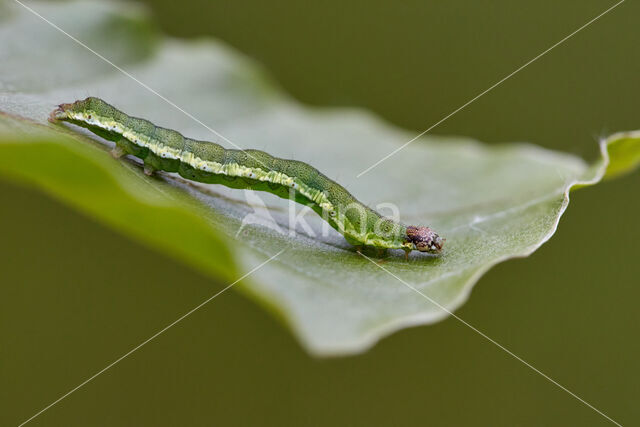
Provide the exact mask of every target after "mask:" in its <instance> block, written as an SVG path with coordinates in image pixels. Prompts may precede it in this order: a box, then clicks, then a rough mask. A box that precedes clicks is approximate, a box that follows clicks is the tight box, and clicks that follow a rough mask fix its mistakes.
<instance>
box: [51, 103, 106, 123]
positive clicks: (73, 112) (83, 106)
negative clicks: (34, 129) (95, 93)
mask: <svg viewBox="0 0 640 427" xmlns="http://www.w3.org/2000/svg"><path fill="white" fill-rule="evenodd" d="M99 103H104V101H102V100H100V99H98V98H93V97H89V98H86V99H82V100H80V101H76V102H72V103H69V104H60V105H58V107H57V108H56V109H55V110H53V111H52V112H51V115H49V121H50V122H53V123H55V122H57V121H59V120H70V119H80V117H79V115H83V116H87V115H90V114H91V113H90V112H89V111H91V110H93V108H92V107H94V106H95V105H96V104H99ZM83 118H84V117H83ZM81 121H84V120H81Z"/></svg>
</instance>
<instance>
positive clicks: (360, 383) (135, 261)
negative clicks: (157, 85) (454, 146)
mask: <svg viewBox="0 0 640 427" xmlns="http://www.w3.org/2000/svg"><path fill="white" fill-rule="evenodd" d="M144 3H146V5H147V6H148V8H149V10H150V12H151V14H152V15H153V16H154V18H155V21H156V22H157V25H158V26H159V27H160V28H161V29H162V30H163V31H165V32H167V33H168V34H170V35H173V36H176V37H185V38H195V37H203V36H213V37H217V38H220V39H222V40H224V41H225V42H227V43H228V44H229V45H231V46H233V47H235V48H237V49H238V50H240V51H242V52H244V53H246V54H247V55H248V56H250V57H252V58H254V59H256V60H257V61H258V62H260V63H261V64H262V65H263V66H264V68H265V69H266V70H267V71H268V72H269V73H270V74H271V76H272V78H273V79H274V80H275V81H276V82H277V83H278V84H279V85H280V86H281V87H283V88H284V89H285V91H287V92H288V93H290V94H291V95H292V96H293V97H295V98H297V99H299V100H300V101H302V102H304V103H307V104H310V105H314V106H319V107H325V106H356V107H363V108H366V109H370V110H372V111H374V112H376V113H377V114H379V115H380V116H382V117H383V118H384V119H386V120H388V121H390V122H392V123H394V124H397V125H399V126H402V127H406V128H408V129H412V130H415V131H416V134H417V133H418V132H420V131H422V130H424V129H426V128H428V127H430V126H431V125H432V124H434V123H436V122H437V121H438V120H440V119H441V118H442V117H444V116H445V115H447V114H448V113H450V112H451V111H453V110H455V109H456V108H458V107H459V106H460V105H462V104H464V103H465V102H467V101H468V100H469V99H471V98H473V97H474V96H476V95H477V94H478V93H480V92H482V91H483V90H485V89H487V88H488V87H489V86H491V85H493V84H494V83H495V82H497V81H498V80H500V79H501V78H503V77H504V76H506V75H507V74H509V73H511V72H512V71H514V70H515V69H517V68H518V67H520V66H521V65H523V64H524V63H525V62H527V61H529V60H530V59H532V58H533V57H535V56H536V55H538V54H539V53H541V52H542V51H544V50H545V49H547V48H549V47H550V46H552V45H553V44H554V43H556V42H558V41H560V40H561V39H562V38H564V37H565V36H567V35H568V34H570V33H571V32H573V31H574V30H576V29H578V28H579V27H580V26H582V25H583V24H585V23H586V22H588V21H589V20H591V19H592V18H594V17H595V16H597V15H598V14H600V13H601V12H603V11H604V10H606V9H607V8H609V7H610V6H612V5H613V4H615V2H610V1H601V0H583V1H579V2H578V1H565V2H553V1H542V0H538V1H535V2H534V1H519V2H513V1H503V0H501V1H495V2H489V3H486V2H474V1H470V0H454V1H448V2H439V1H412V0H410V1H404V2H391V1H381V0H369V1H366V2H364V1H350V2H342V1H337V0H329V1H325V2H299V1H293V0H287V1H277V2H262V1H257V0H236V1H218V0H216V1H208V0H183V1H181V2H175V1H169V0H145V1H144ZM639 13H640V6H639V5H638V4H637V3H633V2H631V1H626V2H625V3H623V4H622V5H620V6H619V7H618V8H616V9H615V10H613V11H612V12H611V13H609V14H607V15H605V16H603V17H602V18H601V19H600V20H598V21H596V22H595V23H593V24H592V25H590V26H589V27H587V28H585V29H584V30H583V31H581V32H579V33H578V34H576V35H575V36H574V37H573V38H571V39H569V40H568V41H566V42H565V43H564V44H562V45H560V46H558V47H557V48H555V49H554V50H552V51H551V52H549V53H548V54H547V55H546V56H544V57H542V58H541V59H539V60H538V61H536V62H534V63H533V64H531V65H530V66H529V67H527V68H525V69H524V70H522V71H521V72H520V73H518V74H517V75H515V76H513V77H512V78H511V79H509V80H508V81H506V82H504V83H503V84H501V85H500V86H498V87H497V88H496V89H494V90H493V91H491V92H489V93H488V94H486V95H485V96H484V97H482V98H480V99H479V100H477V101H476V102H474V103H473V104H471V105H470V106H468V107H467V108H466V109H464V110H463V111H461V112H459V113H458V114H456V115H455V116H453V117H451V118H450V119H449V120H447V121H446V122H444V123H443V124H441V125H440V126H438V127H437V128H435V129H434V130H433V131H432V132H431V133H434V134H445V135H450V134H456V135H468V136H472V137H474V138H477V139H480V140H482V141H485V142H487V143H500V142H513V141H530V142H533V143H536V144H539V145H542V146H544V147H547V148H552V149H557V150H562V151H567V152H571V153H574V154H577V155H580V156H582V157H584V158H586V159H589V160H593V159H595V158H597V155H598V149H597V143H596V141H597V140H598V138H600V137H601V136H604V135H607V134H609V133H612V132H615V131H619V130H630V129H639V128H640V114H638V105H639V103H638V100H639V99H640V84H639V80H638V75H639V74H638V73H639V71H640V56H639V55H638V29H637V28H638V26H637V17H638V16H639ZM639 190H640V173H638V172H636V173H634V174H631V175H628V176H626V177H623V178H621V179H618V180H616V181H612V182H605V183H603V184H600V185H598V186H596V187H593V188H588V189H585V190H581V191H578V192H576V193H574V194H572V201H571V205H570V207H569V209H568V211H567V213H566V214H565V216H564V217H563V218H562V220H561V222H560V226H559V229H558V232H557V233H556V235H555V236H554V237H553V238H552V239H551V240H550V241H549V242H548V243H547V244H545V245H544V246H543V247H542V248H541V249H540V250H538V251H537V252H536V253H535V254H534V255H533V256H531V257H530V258H528V259H519V260H511V261H508V262H506V263H504V264H501V265H498V266H497V267H495V268H494V269H492V270H491V271H490V272H489V273H488V274H487V275H485V276H484V277H483V278H482V279H481V280H480V282H479V283H478V284H477V285H476V287H475V289H474V290H473V293H472V295H471V298H470V300H469V301H468V302H467V303H466V304H465V305H464V306H463V307H462V308H461V309H460V310H459V311H458V312H457V314H458V315H459V316H460V317H461V318H463V319H465V320H466V321H467V322H469V323H470V324H472V325H474V326H475V327H477V328H478V329H480V330H482V331H483V332H485V333H486V334H487V335H488V336H490V337H492V338H493V339H495V340H496V341H498V342H500V343H501V344H503V345H504V346H505V347H507V348H508V349H509V350H511V351H513V352H514V353H515V354H517V355H518V356H520V357H522V358H523V359H525V360H526V361H528V362H530V363H531V364H532V365H534V366H535V367H536V368H538V369H540V370H541V371H542V372H544V373H546V374H548V375H549V376H550V377H552V378H554V379H555V380H557V381H558V382H559V383H561V384H562V385H564V386H566V387H567V388H568V389H569V390H571V391H572V392H574V393H576V394H577V395H579V396H580V397H581V398H583V399H585V400H586V401H588V402H589V403H591V404H593V405H594V406H595V407H596V408H598V409H599V410H601V411H603V412H604V413H606V414H607V415H608V416H610V417H611V418H613V419H615V420H616V421H618V422H620V423H621V424H623V425H635V424H636V423H638V422H640V406H639V405H638V403H637V402H638V398H639V397H640V381H638V380H639V378H640V363H639V360H640V345H639V343H638V336H639V332H640V314H639V313H638V309H637V305H638V301H639V300H640V287H639V285H640V280H639V278H640V263H639V262H638V255H639V253H640V252H639V250H638V242H640V227H639V226H638V218H640V201H639V199H638V198H637V194H638V191H639ZM0 200H2V202H1V203H0V206H1V209H0V236H2V242H3V244H2V245H0V251H2V253H1V254H0V255H1V256H0V271H1V273H0V277H2V281H3V282H4V283H9V282H10V283H13V284H19V286H7V287H4V288H3V289H1V290H0V340H1V342H2V345H0V358H2V359H3V360H8V361H11V363H10V364H4V365H3V366H0V370H2V377H3V378H6V379H7V380H6V383H5V384H3V385H2V387H6V389H9V390H15V395H16V396H20V398H19V399H15V402H12V405H11V407H8V406H5V404H6V402H4V403H0V408H2V409H0V423H1V424H3V425H5V423H6V425H15V424H17V423H19V422H21V421H23V420H24V419H26V418H28V417H29V416H31V415H32V414H33V413H35V412H36V411H37V410H39V409H41V408H42V407H43V406H45V405H47V404H49V403H50V402H51V401H53V400H54V399H56V398H58V397H59V396H60V395H62V394H63V393H65V392H67V391H68V390H70V389H72V388H73V387H75V386H76V385H78V384H79V383H80V382H82V381H84V380H85V379H86V378H88V377H89V376H91V375H93V374H94V373H95V372H97V371H98V370H100V369H102V368H103V367H104V366H106V365H107V364H108V363H110V362H112V361H113V360H115V359H117V358H118V357H120V356H121V355H122V354H123V353H125V352H127V351H128V350H130V349H131V348H132V347H133V346H135V345H137V344H138V343H140V342H141V341H142V340H144V339H146V338H147V337H149V336H150V335H152V334H153V333H155V332H156V331H157V330H158V329H160V328H161V327H164V326H165V325H166V324H168V323H169V322H171V321H173V320H175V319H176V318H177V317H179V316H180V315H182V314H184V313H185V312H186V311H188V310H189V309H191V308H192V307H193V306H195V305H197V304H198V303H200V302H201V301H203V300H204V299H205V298H207V297H209V296H210V295H211V294H212V293H213V292H215V291H216V290H218V289H221V287H222V286H223V285H224V284H222V283H212V282H211V281H210V280H208V279H205V278H204V277H202V276H200V275H198V274H197V273H195V272H193V271H191V270H189V269H187V268H186V267H184V266H182V265H180V264H177V263H176V262H174V261H173V260H169V259H167V258H165V257H164V256H163V255H161V254H158V253H155V252H153V251H151V250H149V249H147V248H143V247H141V246H139V245H138V244H136V243H134V242H131V241H129V240H128V239H126V238H125V237H123V236H121V235H119V234H117V233H115V232H113V231H111V230H109V229H106V228H105V227H103V226H101V225H99V224H97V223H95V222H93V221H92V220H90V219H87V218H85V217H83V216H81V215H80V214H78V213H77V212H75V211H73V210H72V209H70V208H68V207H66V206H63V205H61V204H60V203H58V202H56V201H54V200H52V199H50V198H48V197H46V196H44V195H42V194H40V193H38V192H36V191H34V190H31V189H26V188H22V187H18V186H16V185H15V184H11V183H9V182H6V181H0ZM141 283H151V284H153V286H151V285H147V286H144V287H143V286H140V284H141ZM31 424H32V425H65V426H75V425H214V424H219V425H256V424H258V425H301V424H302V425H328V424H338V425H371V424H374V425H375V424H400V425H434V426H461V425H463V426H464V425H468V426H476V425H492V426H502V425H504V426H513V425H521V426H539V425H548V426H552V425H567V424H569V425H589V426H591V425H594V426H597V425H607V424H610V422H609V421H607V420H606V419H605V418H604V417H602V416H601V415H598V414H597V413H596V412H594V411H593V410H592V409H589V408H588V407H587V406H585V405H584V404H583V403H581V402H579V401H578V400H576V399H574V398H573V397H571V396H570V395H569V394H567V393H566V392H564V391H562V390H560V389H559V388H558V387H556V386H555V385H553V384H551V383H550V382H549V381H547V380H546V379H544V378H543V377H541V376H540V375H538V374H536V373H534V372H533V371H531V370H530V369H529V368H527V367H526V366H524V365H523V364H522V363H520V362H518V361H517V360H515V359H514V358H512V357H511V356H509V355H507V354H506V353H504V352H503V351H502V350H500V349H498V348H497V347H495V346H494V345H493V344H491V343H489V342H488V341H486V340H485V339H484V338H482V337H481V336H479V335H477V334H476V333H474V332H473V331H471V330H470V329H468V328H467V327H465V326H463V325H462V324H460V323H459V322H458V321H456V320H455V319H448V320H446V321H443V322H441V323H438V324H436V325H432V326H426V327H418V328H413V329H408V330H404V331H402V332H399V333H396V334H394V335H392V336H390V337H388V338H386V339H384V340H383V341H382V342H380V343H379V344H378V345H377V346H375V347H374V348H373V349H372V350H371V351H369V352H367V353H366V354H363V355H360V356H355V357H346V358H336V359H314V358H311V357H309V356H308V355H307V354H306V353H305V352H304V351H303V350H302V349H301V348H300V346H299V345H298V344H297V342H296V341H295V340H294V338H293V337H292V335H291V334H290V333H289V332H288V331H287V330H286V329H284V328H283V327H282V326H281V325H280V324H279V323H278V322H277V320H275V319H274V318H272V317H271V316H270V315H269V314H268V313H266V312H265V311H264V310H263V309H262V308H260V307H259V306H257V305H255V304H254V303H253V302H251V301H249V300H247V299H245V298H244V297H243V296H242V295H240V294H238V293H235V292H228V293H225V294H224V295H223V296H221V297H220V298H218V299H216V300H215V301H213V302H212V303H211V304H209V305H207V306H205V307H204V308H202V309H201V310H199V311H198V312H196V313H194V314H193V315H192V316H191V317H189V318H188V319H186V320H185V321H184V322H182V323H180V324H179V325H178V326H176V327H174V328H172V329H171V330H169V331H168V332H166V333H165V334H163V335H162V336H161V337H159V338H158V339H156V340H154V341H153V342H151V343H149V344H148V345H146V346H145V347H143V348H142V349H141V350H139V351H138V352H136V353H135V354H133V355H132V356H131V357H128V358H127V359H125V360H124V361H122V362H121V363H119V364H118V365H117V366H115V367H114V368H112V369H111V370H109V371H107V372H106V373H105V374H103V375H101V376H100V377H98V378H97V379H96V380H94V381H93V382H91V383H89V384H88V385H87V386H85V387H83V388H82V389H80V390H79V391H78V392H76V393H74V394H72V395H71V396H70V397H68V398H67V399H65V400H63V401H62V402H60V403H59V404H57V405H56V406H54V407H52V408H51V409H50V410H49V411H47V412H46V414H44V415H43V416H42V417H40V418H37V419H35V420H34V421H33V422H32V423H31Z"/></svg>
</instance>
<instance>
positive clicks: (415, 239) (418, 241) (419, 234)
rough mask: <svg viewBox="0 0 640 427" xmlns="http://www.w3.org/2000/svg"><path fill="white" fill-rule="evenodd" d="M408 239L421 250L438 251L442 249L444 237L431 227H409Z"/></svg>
mask: <svg viewBox="0 0 640 427" xmlns="http://www.w3.org/2000/svg"><path fill="white" fill-rule="evenodd" d="M407 241H409V242H411V243H413V244H414V246H415V248H416V249H417V250H419V251H420V252H431V253H438V252H440V251H441V250H442V245H443V244H444V239H443V238H441V237H440V236H438V234H436V232H435V231H433V230H432V229H430V228H429V227H416V226H413V225H410V226H408V227H407Z"/></svg>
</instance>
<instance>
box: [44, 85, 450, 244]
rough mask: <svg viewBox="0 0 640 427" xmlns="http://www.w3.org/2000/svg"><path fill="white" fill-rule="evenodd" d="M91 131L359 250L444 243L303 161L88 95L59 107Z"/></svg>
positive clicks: (151, 167)
mask: <svg viewBox="0 0 640 427" xmlns="http://www.w3.org/2000/svg"><path fill="white" fill-rule="evenodd" d="M61 120H62V121H66V122H69V123H73V124H75V125H78V126H82V127H85V128H87V129H89V130H90V131H92V132H93V133H95V134H96V135H98V136H101V137H103V138H105V139H107V140H110V141H113V142H115V143H116V147H115V148H114V155H116V157H120V156H122V155H127V154H130V155H133V156H136V157H138V158H140V159H142V160H143V161H144V169H145V173H147V174H151V173H153V171H155V170H161V171H166V172H177V173H178V174H180V176H182V177H184V178H186V179H189V180H193V181H199V182H204V183H209V184H222V185H225V186H227V187H231V188H239V189H252V190H259V191H267V192H269V193H272V194H275V195H277V196H279V197H282V198H285V199H288V198H289V197H290V192H291V193H292V194H291V195H292V196H293V197H294V198H295V201H296V202H298V203H301V204H303V205H307V206H309V207H311V208H312V209H313V210H314V211H315V212H316V213H317V214H319V215H320V216H322V217H323V219H324V220H325V221H327V222H328V223H329V224H330V225H331V226H332V227H333V228H335V229H336V230H337V231H338V232H340V233H341V234H342V235H343V236H344V237H345V239H346V240H347V241H348V242H349V243H351V244H353V245H355V246H356V247H358V250H360V248H361V247H362V246H372V247H375V248H379V249H403V250H404V251H405V253H406V255H407V257H408V254H409V252H411V251H412V250H418V251H421V252H430V253H439V252H440V251H441V250H442V245H443V241H444V239H442V238H441V237H440V236H438V234H436V233H435V232H434V231H433V230H432V229H431V228H429V227H416V226H404V225H402V224H400V223H398V222H395V221H393V220H391V219H388V218H385V217H382V216H381V215H380V214H379V213H377V212H376V211H374V210H372V209H370V208H368V207H367V206H365V205H363V204H362V203H360V202H358V200H356V198H355V197H353V196H352V195H351V194H350V193H349V192H348V191H347V190H346V189H345V188H344V187H342V186H341V185H340V184H338V183H336V182H334V181H332V180H330V179H329V178H327V177H326V176H325V175H323V174H322V173H320V172H319V171H318V170H317V169H315V168H314V167H312V166H309V165H308V164H306V163H304V162H300V161H297V160H285V159H280V158H277V157H273V156H271V155H270V154H267V153H265V152H263V151H259V150H227V149H225V148H224V147H222V146H221V145H218V144H215V143H212V142H207V141H196V140H193V139H189V138H185V137H184V136H182V134H180V133H178V132H176V131H174V130H170V129H165V128H161V127H158V126H155V125H154V124H153V123H151V122H149V121H148V120H144V119H139V118H136V117H130V116H128V115H126V114H125V113H123V112H121V111H119V110H118V109H116V108H115V107H113V106H111V105H109V104H107V103H106V102H105V101H103V100H101V99H99V98H94V97H89V98H87V99H84V100H82V101H76V102H74V103H71V104H60V105H59V106H58V108H56V109H55V110H54V111H53V112H52V113H51V116H50V121H52V122H57V121H61Z"/></svg>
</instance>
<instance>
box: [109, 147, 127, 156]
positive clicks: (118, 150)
mask: <svg viewBox="0 0 640 427" xmlns="http://www.w3.org/2000/svg"><path fill="white" fill-rule="evenodd" d="M126 154H127V152H126V151H125V150H124V148H122V147H121V146H119V145H116V146H115V147H113V149H112V150H111V156H113V158H114V159H119V158H120V157H122V156H125V155H126Z"/></svg>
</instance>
